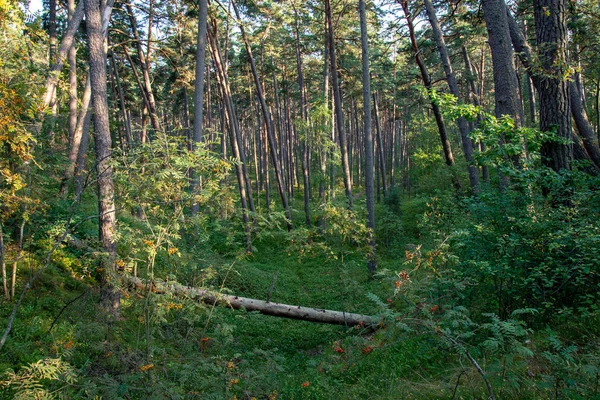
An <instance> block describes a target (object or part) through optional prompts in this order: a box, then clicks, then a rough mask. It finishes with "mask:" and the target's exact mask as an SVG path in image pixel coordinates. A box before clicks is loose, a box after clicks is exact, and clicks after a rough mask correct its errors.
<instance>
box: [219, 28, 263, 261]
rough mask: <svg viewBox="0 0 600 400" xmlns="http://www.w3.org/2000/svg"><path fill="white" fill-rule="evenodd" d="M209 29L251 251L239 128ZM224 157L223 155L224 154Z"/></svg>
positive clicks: (250, 244)
mask: <svg viewBox="0 0 600 400" xmlns="http://www.w3.org/2000/svg"><path fill="white" fill-rule="evenodd" d="M211 25H212V27H211V29H210V30H209V31H208V40H209V43H210V47H211V50H212V55H213V57H212V59H213V62H214V65H215V69H216V77H217V83H218V84H219V86H220V88H221V95H222V98H223V106H224V108H225V110H224V119H225V120H226V121H227V122H228V124H227V125H228V131H229V139H230V143H231V150H232V152H233V157H234V158H236V159H237V160H238V163H237V164H236V165H235V171H236V177H237V181H238V187H239V191H240V203H241V205H242V220H243V223H244V230H245V233H246V251H248V252H251V251H252V239H251V235H250V220H249V217H248V197H247V193H246V191H247V188H248V187H249V186H250V183H249V182H248V180H249V179H248V177H247V170H246V173H245V172H244V165H245V161H244V160H243V158H245V157H243V154H242V151H243V149H241V148H240V147H241V146H240V142H239V141H238V136H239V133H238V132H236V131H239V126H238V124H237V116H236V115H235V110H234V108H233V101H232V99H231V92H230V89H229V83H228V80H227V72H226V70H225V68H224V65H223V62H222V61H223V59H222V58H221V52H220V50H219V44H218V41H217V36H216V35H217V23H216V20H214V19H212V21H211ZM224 156H225V154H224Z"/></svg>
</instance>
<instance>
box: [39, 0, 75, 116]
mask: <svg viewBox="0 0 600 400" xmlns="http://www.w3.org/2000/svg"><path fill="white" fill-rule="evenodd" d="M83 3H84V2H83V1H80V2H79V4H78V5H77V7H76V8H75V11H73V15H72V17H71V20H70V21H69V24H68V27H67V31H66V32H65V34H64V36H63V39H62V41H61V44H60V48H59V49H58V52H57V53H56V58H55V59H54V60H52V66H51V67H50V72H49V73H48V78H47V79H46V90H45V93H44V97H43V103H42V104H43V106H44V107H48V106H49V105H50V104H51V103H52V99H53V97H54V93H56V85H57V84H58V79H59V76H60V71H61V70H62V68H63V66H64V62H65V60H66V59H67V53H68V51H69V49H70V48H71V47H72V46H73V42H74V40H75V34H76V33H77V30H78V29H79V25H80V24H81V20H82V19H83V14H84V8H83Z"/></svg>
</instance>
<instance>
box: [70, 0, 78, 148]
mask: <svg viewBox="0 0 600 400" xmlns="http://www.w3.org/2000/svg"><path fill="white" fill-rule="evenodd" d="M68 11H69V17H68V21H69V23H70V22H71V20H72V19H73V14H74V13H75V0H68ZM68 60H69V144H71V142H72V141H73V135H75V128H76V127H77V49H76V48H75V45H73V46H71V48H70V49H69V51H68Z"/></svg>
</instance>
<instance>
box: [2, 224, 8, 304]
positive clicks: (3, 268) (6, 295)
mask: <svg viewBox="0 0 600 400" xmlns="http://www.w3.org/2000/svg"><path fill="white" fill-rule="evenodd" d="M4 257H5V252H4V232H3V230H2V221H1V220H0V268H2V286H3V287H4V297H5V298H6V300H10V293H9V291H8V276H7V274H6V262H5V260H4Z"/></svg>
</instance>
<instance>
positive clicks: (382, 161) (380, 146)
mask: <svg viewBox="0 0 600 400" xmlns="http://www.w3.org/2000/svg"><path fill="white" fill-rule="evenodd" d="M360 1H362V0H360ZM373 104H374V105H375V128H376V131H377V139H376V140H377V156H378V157H379V170H380V171H381V188H382V189H383V198H386V197H387V195H388V191H387V183H386V177H387V171H386V167H385V153H384V146H383V139H382V135H381V122H380V120H379V99H378V96H377V93H373Z"/></svg>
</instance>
